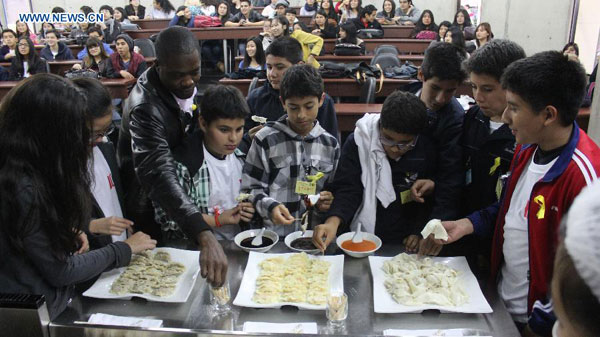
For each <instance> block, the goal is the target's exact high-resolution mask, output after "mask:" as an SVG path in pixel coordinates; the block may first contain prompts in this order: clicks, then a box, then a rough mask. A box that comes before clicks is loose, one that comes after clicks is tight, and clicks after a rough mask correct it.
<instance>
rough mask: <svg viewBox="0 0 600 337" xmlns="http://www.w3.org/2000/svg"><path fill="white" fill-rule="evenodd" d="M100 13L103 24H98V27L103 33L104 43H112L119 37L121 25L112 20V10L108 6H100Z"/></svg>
mask: <svg viewBox="0 0 600 337" xmlns="http://www.w3.org/2000/svg"><path fill="white" fill-rule="evenodd" d="M100 13H102V14H104V22H99V23H98V25H99V26H100V28H101V29H102V31H103V32H104V36H105V37H106V42H107V43H113V42H114V41H116V39H117V36H119V35H121V23H120V22H119V21H117V20H115V19H113V17H112V16H113V14H114V10H113V8H112V7H110V6H109V5H103V6H101V7H100Z"/></svg>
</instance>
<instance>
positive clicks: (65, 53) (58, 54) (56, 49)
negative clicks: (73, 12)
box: [40, 29, 74, 61]
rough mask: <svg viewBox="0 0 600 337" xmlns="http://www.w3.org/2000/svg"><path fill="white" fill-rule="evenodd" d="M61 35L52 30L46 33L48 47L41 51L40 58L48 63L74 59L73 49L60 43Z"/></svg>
mask: <svg viewBox="0 0 600 337" xmlns="http://www.w3.org/2000/svg"><path fill="white" fill-rule="evenodd" d="M59 36H60V35H59V34H58V32H57V31H56V30H54V29H51V30H49V31H47V32H46V46H45V47H44V48H43V49H42V50H41V51H40V57H41V58H43V59H45V60H46V61H59V60H72V59H74V57H73V53H71V48H69V47H67V45H66V44H65V43H64V42H62V41H58V38H59Z"/></svg>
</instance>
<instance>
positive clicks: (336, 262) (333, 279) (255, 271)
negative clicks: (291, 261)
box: [233, 252, 344, 310]
mask: <svg viewBox="0 0 600 337" xmlns="http://www.w3.org/2000/svg"><path fill="white" fill-rule="evenodd" d="M292 254H299V253H285V254H265V253H257V252H250V254H249V255H248V263H247V264H246V269H245V271H244V276H243V278H242V283H241V284H240V290H239V291H238V293H237V296H236V297H235V300H233V304H234V305H237V306H240V307H249V308H281V306H283V305H293V306H296V307H298V308H300V309H309V310H325V304H323V305H315V304H308V303H289V302H280V303H270V304H260V303H256V302H254V301H252V297H253V296H254V290H255V289H256V279H257V278H258V275H259V274H260V267H259V266H258V264H259V263H260V262H262V261H263V260H265V259H268V258H272V257H277V256H283V257H285V258H287V257H289V256H290V255H292ZM308 258H309V259H321V260H325V261H329V262H331V267H330V268H329V289H330V291H344V276H343V275H344V255H333V256H331V255H329V256H328V255H325V256H313V255H308Z"/></svg>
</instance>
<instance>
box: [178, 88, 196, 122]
mask: <svg viewBox="0 0 600 337" xmlns="http://www.w3.org/2000/svg"><path fill="white" fill-rule="evenodd" d="M196 93H198V88H195V87H194V93H193V94H192V96H190V97H188V98H179V97H177V96H175V95H173V94H172V95H173V98H175V102H177V105H179V109H181V110H183V111H185V112H186V113H187V114H189V115H190V116H192V115H193V112H192V105H193V104H194V97H196Z"/></svg>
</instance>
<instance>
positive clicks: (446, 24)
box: [436, 21, 452, 42]
mask: <svg viewBox="0 0 600 337" xmlns="http://www.w3.org/2000/svg"><path fill="white" fill-rule="evenodd" d="M450 26H452V24H451V23H450V21H442V23H440V25H439V26H438V36H437V37H436V41H442V42H444V37H445V36H446V32H447V31H448V29H450Z"/></svg>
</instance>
